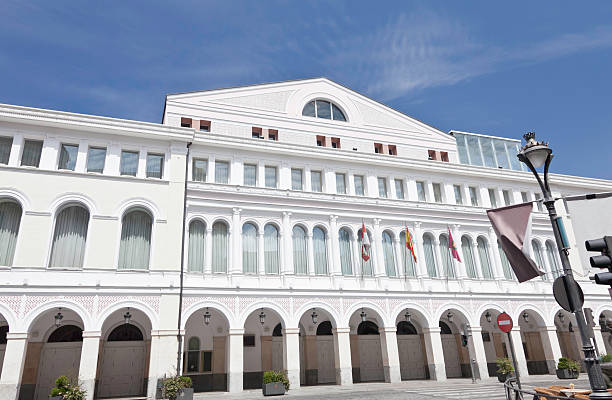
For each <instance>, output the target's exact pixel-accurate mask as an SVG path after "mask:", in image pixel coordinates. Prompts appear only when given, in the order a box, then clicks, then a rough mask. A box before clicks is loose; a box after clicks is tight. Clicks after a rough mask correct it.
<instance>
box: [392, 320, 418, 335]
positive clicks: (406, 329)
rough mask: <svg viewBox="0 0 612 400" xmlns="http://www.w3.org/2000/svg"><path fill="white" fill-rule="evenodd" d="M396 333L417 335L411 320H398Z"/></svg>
mask: <svg viewBox="0 0 612 400" xmlns="http://www.w3.org/2000/svg"><path fill="white" fill-rule="evenodd" d="M397 334H398V335H418V334H419V333H418V332H417V330H416V328H415V327H414V325H412V322H408V321H400V322H399V323H398V324H397Z"/></svg>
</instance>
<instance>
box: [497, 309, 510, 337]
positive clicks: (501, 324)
mask: <svg viewBox="0 0 612 400" xmlns="http://www.w3.org/2000/svg"><path fill="white" fill-rule="evenodd" d="M497 327H498V328H499V330H500V331H502V332H505V333H508V332H510V331H511V330H512V327H513V324H512V318H510V316H509V315H508V314H506V313H505V312H503V313H501V314H499V315H498V316H497Z"/></svg>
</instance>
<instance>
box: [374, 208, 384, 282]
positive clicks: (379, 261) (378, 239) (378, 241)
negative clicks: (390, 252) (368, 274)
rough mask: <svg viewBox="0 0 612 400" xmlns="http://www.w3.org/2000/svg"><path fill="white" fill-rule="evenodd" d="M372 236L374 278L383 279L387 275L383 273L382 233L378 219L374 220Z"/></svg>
mask: <svg viewBox="0 0 612 400" xmlns="http://www.w3.org/2000/svg"><path fill="white" fill-rule="evenodd" d="M372 233H373V235H372V236H374V237H373V238H372V239H373V240H372V241H373V243H371V245H372V247H373V248H374V259H373V260H372V261H373V262H372V264H373V266H374V276H376V277H377V278H378V277H384V276H386V275H387V274H386V273H385V261H384V256H383V250H382V232H381V230H380V218H374V230H373V232H372Z"/></svg>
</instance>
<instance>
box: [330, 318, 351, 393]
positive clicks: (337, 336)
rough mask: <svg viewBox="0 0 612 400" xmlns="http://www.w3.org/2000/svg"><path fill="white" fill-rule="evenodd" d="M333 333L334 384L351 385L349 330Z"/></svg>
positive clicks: (337, 329)
mask: <svg viewBox="0 0 612 400" xmlns="http://www.w3.org/2000/svg"><path fill="white" fill-rule="evenodd" d="M333 333H334V359H335V366H336V384H337V385H343V386H344V385H352V384H353V366H352V364H351V339H350V328H336V329H334V330H333Z"/></svg>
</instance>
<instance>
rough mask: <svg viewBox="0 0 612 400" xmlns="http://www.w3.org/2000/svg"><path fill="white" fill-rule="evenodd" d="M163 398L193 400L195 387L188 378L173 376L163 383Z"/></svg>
mask: <svg viewBox="0 0 612 400" xmlns="http://www.w3.org/2000/svg"><path fill="white" fill-rule="evenodd" d="M162 396H163V397H164V398H165V399H168V400H193V387H192V382H191V378H190V377H188V376H172V377H170V378H166V379H164V380H163V382H162Z"/></svg>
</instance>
